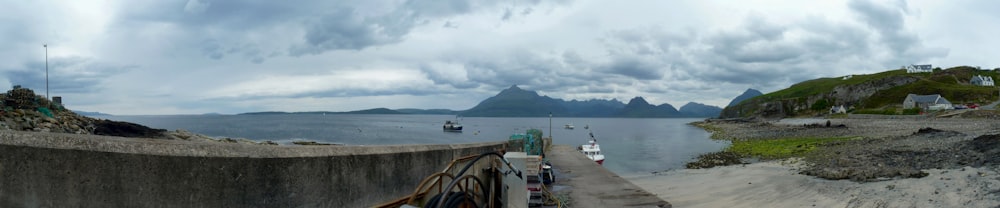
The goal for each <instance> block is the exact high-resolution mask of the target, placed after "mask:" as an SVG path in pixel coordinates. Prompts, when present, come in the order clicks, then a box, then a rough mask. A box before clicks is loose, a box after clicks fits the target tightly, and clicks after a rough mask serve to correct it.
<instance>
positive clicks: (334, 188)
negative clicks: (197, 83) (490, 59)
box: [0, 131, 503, 207]
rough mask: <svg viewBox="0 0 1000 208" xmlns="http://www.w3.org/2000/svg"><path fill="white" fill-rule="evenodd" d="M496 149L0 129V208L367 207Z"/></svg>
mask: <svg viewBox="0 0 1000 208" xmlns="http://www.w3.org/2000/svg"><path fill="white" fill-rule="evenodd" d="M500 148H503V143H502V142H497V143H477V144H456V145H400V146H268V145H242V144H226V143H213V142H190V141H176V140H153V139H136V138H120V137H104V136H89V135H72V134H53V133H33V132H19V131H0V207H367V206H372V205H375V204H378V203H381V202H385V201H388V200H392V199H396V198H398V197H401V196H404V195H407V194H410V192H412V191H413V189H414V188H416V185H417V184H418V183H419V182H420V180H422V179H423V178H424V177H426V176H427V175H430V174H432V173H434V172H438V171H441V170H442V169H444V168H445V167H446V166H447V164H448V162H450V161H451V160H452V159H455V158H458V157H461V156H465V155H473V154H480V153H483V152H489V151H495V150H497V149H500Z"/></svg>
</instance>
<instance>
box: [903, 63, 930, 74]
mask: <svg viewBox="0 0 1000 208" xmlns="http://www.w3.org/2000/svg"><path fill="white" fill-rule="evenodd" d="M933 71H934V69H933V67H931V65H930V64H927V65H909V66H906V73H930V72H933Z"/></svg>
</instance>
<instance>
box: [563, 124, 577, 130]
mask: <svg viewBox="0 0 1000 208" xmlns="http://www.w3.org/2000/svg"><path fill="white" fill-rule="evenodd" d="M563 128H566V129H574V128H576V127H575V126H573V124H566V126H564V127H563Z"/></svg>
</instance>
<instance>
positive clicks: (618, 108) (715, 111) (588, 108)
mask: <svg viewBox="0 0 1000 208" xmlns="http://www.w3.org/2000/svg"><path fill="white" fill-rule="evenodd" d="M721 112H722V108H720V107H716V106H710V105H705V104H701V103H695V102H690V103H687V104H685V105H684V106H682V107H681V108H680V109H679V110H678V109H677V108H674V106H672V105H670V104H666V103H664V104H660V105H653V104H650V103H648V102H647V101H646V100H645V99H644V98H642V97H635V98H632V99H631V100H629V102H628V103H627V104H626V103H623V102H621V101H618V100H615V99H612V100H600V99H592V100H586V101H578V100H570V101H565V100H562V99H557V98H551V97H548V96H541V95H538V93H537V92H535V91H529V90H524V89H521V88H520V87H518V86H517V85H513V86H511V87H510V88H507V89H505V90H503V91H500V93H498V94H497V95H495V96H493V97H490V98H487V99H486V100H483V101H482V102H480V103H479V104H477V105H476V106H475V107H472V108H470V109H468V110H462V111H455V110H448V109H428V110H424V109H413V108H404V109H396V110H393V109H388V108H373V109H367V110H358V111H347V112H331V111H309V112H281V111H267V112H250V113H242V114H240V115H274V114H429V115H458V116H467V117H545V116H549V114H552V115H555V116H560V117H624V118H711V117H718V116H719V114H720V113H721Z"/></svg>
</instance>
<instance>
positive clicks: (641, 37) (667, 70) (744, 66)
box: [564, 1, 947, 89]
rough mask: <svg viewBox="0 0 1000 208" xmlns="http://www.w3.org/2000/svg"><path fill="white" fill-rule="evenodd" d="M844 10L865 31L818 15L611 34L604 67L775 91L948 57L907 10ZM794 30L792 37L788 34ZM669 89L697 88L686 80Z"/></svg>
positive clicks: (860, 6)
mask: <svg viewBox="0 0 1000 208" xmlns="http://www.w3.org/2000/svg"><path fill="white" fill-rule="evenodd" d="M847 6H848V7H849V8H850V9H851V10H852V11H854V12H855V13H857V16H856V20H857V21H859V22H862V23H864V25H863V26H857V25H856V24H849V23H844V22H835V21H830V20H826V19H823V18H816V17H812V18H806V19H802V20H799V21H794V22H791V23H788V24H775V23H772V22H770V21H768V20H767V18H766V16H763V15H751V16H749V17H748V18H747V19H746V20H745V22H744V24H741V26H740V27H738V28H731V29H725V30H718V31H713V32H702V33H686V32H685V31H680V32H675V31H667V30H664V29H660V28H655V27H654V28H639V29H632V30H620V31H613V32H610V33H608V35H607V36H606V37H605V38H603V39H602V42H603V43H604V44H605V47H606V48H607V50H608V53H609V54H610V56H608V58H609V60H608V62H606V63H604V64H603V65H604V68H603V69H606V70H608V72H609V73H613V74H619V75H624V76H628V77H632V78H636V79H642V80H657V79H661V78H662V79H665V80H682V79H696V80H698V81H699V82H707V83H717V82H722V83H727V84H735V85H740V86H744V85H755V86H762V87H765V88H771V89H774V88H783V87H787V85H788V84H790V83H794V82H800V81H804V80H807V79H813V78H816V76H817V75H819V76H835V75H842V73H843V72H842V71H840V72H838V71H837V70H831V68H830V66H837V67H836V68H847V69H850V68H852V67H856V68H867V67H866V66H870V65H882V66H885V67H887V68H891V67H894V66H898V65H903V64H910V63H912V62H915V61H919V60H924V59H927V58H931V57H940V56H942V55H943V54H946V53H947V52H944V53H941V52H939V51H942V50H943V49H935V48H927V47H924V46H923V43H922V40H921V39H920V38H919V36H918V34H917V33H914V32H912V31H908V30H906V28H904V27H903V25H905V24H904V23H905V22H904V20H905V18H904V16H903V15H905V14H906V12H905V8H896V7H893V5H889V6H885V5H877V4H874V3H870V2H867V1H852V2H850V3H849V4H848V5H847ZM869 28H871V29H869ZM790 31H794V32H795V35H794V36H790V35H788V34H789V32H790ZM944 51H946V50H944ZM573 60H575V57H574V56H573V55H571V54H567V55H564V61H571V62H572V61H573ZM586 64H590V65H595V64H597V65H602V64H601V63H586ZM672 85H674V88H676V89H688V88H691V89H698V88H697V87H694V86H684V85H685V84H684V83H682V82H673V83H672Z"/></svg>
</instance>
